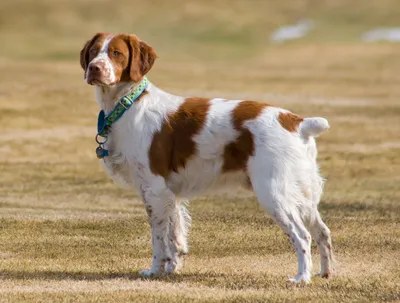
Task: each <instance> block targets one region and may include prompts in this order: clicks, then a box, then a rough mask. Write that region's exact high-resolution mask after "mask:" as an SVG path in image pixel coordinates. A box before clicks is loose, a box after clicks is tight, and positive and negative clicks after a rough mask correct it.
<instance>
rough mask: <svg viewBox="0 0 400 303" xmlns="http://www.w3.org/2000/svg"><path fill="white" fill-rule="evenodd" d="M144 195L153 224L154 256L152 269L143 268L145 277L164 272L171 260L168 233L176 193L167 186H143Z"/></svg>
mask: <svg viewBox="0 0 400 303" xmlns="http://www.w3.org/2000/svg"><path fill="white" fill-rule="evenodd" d="M142 196H143V201H144V204H145V207H146V211H147V214H148V216H149V221H150V226H151V237H152V245H153V258H152V266H151V269H149V270H143V271H141V273H140V274H141V276H143V277H152V276H157V275H160V274H162V273H163V272H164V271H165V264H166V262H169V261H171V251H170V248H169V245H168V234H169V225H170V222H169V218H170V213H171V210H172V209H173V208H174V207H175V195H174V194H173V193H172V192H171V191H170V190H169V189H167V188H165V187H164V188H157V187H155V188H153V187H150V186H142Z"/></svg>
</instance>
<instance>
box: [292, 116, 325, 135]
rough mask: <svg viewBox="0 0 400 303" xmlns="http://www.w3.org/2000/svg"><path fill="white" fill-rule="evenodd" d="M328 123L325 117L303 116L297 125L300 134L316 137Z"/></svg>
mask: <svg viewBox="0 0 400 303" xmlns="http://www.w3.org/2000/svg"><path fill="white" fill-rule="evenodd" d="M328 128H329V123H328V120H326V119H325V118H320V117H314V118H304V120H303V121H302V122H301V123H300V125H299V128H298V130H299V133H300V136H302V137H303V138H305V139H307V138H308V137H317V136H319V135H320V134H321V133H323V132H324V131H326V130H328Z"/></svg>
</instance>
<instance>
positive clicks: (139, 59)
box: [127, 35, 157, 82]
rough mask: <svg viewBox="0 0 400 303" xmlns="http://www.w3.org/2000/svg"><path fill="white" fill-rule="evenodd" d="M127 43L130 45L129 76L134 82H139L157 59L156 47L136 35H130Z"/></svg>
mask: <svg viewBox="0 0 400 303" xmlns="http://www.w3.org/2000/svg"><path fill="white" fill-rule="evenodd" d="M127 44H128V47H129V64H128V70H127V72H128V73H129V77H130V79H131V80H132V81H133V82H139V81H140V79H141V78H142V77H143V76H144V75H146V74H147V73H148V72H149V70H150V69H151V67H152V66H153V64H154V61H155V60H156V59H157V54H156V51H155V50H154V48H152V47H151V46H150V45H148V44H147V43H146V42H144V41H141V40H139V38H138V37H136V36H135V35H128V38H127Z"/></svg>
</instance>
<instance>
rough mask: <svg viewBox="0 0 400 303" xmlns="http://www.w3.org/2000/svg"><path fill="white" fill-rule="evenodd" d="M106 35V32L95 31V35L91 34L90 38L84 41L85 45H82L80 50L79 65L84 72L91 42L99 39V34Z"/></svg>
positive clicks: (87, 63)
mask: <svg viewBox="0 0 400 303" xmlns="http://www.w3.org/2000/svg"><path fill="white" fill-rule="evenodd" d="M106 35H108V34H107V33H97V34H96V35H94V36H93V38H92V39H90V40H88V41H86V43H85V45H84V46H83V48H82V50H81V59H80V61H81V67H82V68H83V70H84V71H85V72H86V69H87V67H88V65H89V50H90V48H91V47H92V46H93V44H94V43H95V42H96V41H97V39H99V38H100V37H101V36H106Z"/></svg>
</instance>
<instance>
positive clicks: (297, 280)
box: [287, 274, 311, 284]
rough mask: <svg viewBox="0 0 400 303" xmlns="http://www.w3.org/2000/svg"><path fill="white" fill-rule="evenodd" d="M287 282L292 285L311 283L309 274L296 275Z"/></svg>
mask: <svg viewBox="0 0 400 303" xmlns="http://www.w3.org/2000/svg"><path fill="white" fill-rule="evenodd" d="M287 282H288V283H294V284H301V283H304V284H309V283H311V277H310V275H309V274H298V275H296V276H295V277H293V278H290V279H288V280H287Z"/></svg>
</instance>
